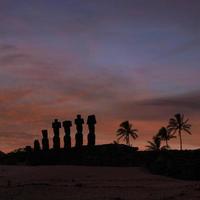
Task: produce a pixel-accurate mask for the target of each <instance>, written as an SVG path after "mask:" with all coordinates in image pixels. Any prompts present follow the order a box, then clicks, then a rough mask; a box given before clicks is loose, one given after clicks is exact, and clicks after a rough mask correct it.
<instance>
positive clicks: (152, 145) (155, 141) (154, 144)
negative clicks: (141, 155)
mask: <svg viewBox="0 0 200 200" xmlns="http://www.w3.org/2000/svg"><path fill="white" fill-rule="evenodd" d="M147 142H148V143H149V144H148V145H147V146H146V147H147V149H148V150H150V151H160V149H161V139H160V137H159V136H158V135H155V136H153V138H152V141H147Z"/></svg>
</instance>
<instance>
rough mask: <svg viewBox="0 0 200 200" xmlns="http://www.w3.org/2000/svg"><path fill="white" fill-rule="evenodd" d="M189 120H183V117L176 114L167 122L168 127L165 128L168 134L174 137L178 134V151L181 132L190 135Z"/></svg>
mask: <svg viewBox="0 0 200 200" xmlns="http://www.w3.org/2000/svg"><path fill="white" fill-rule="evenodd" d="M188 121H189V119H186V120H185V119H184V115H183V114H180V113H177V114H175V115H174V118H171V119H170V120H169V125H168V126H167V128H168V131H169V132H170V134H172V135H175V134H176V133H177V132H178V136H179V139H180V150H182V147H183V144H182V131H185V132H186V133H188V134H190V135H191V134H192V133H191V132H190V129H191V126H192V125H191V124H189V123H188Z"/></svg>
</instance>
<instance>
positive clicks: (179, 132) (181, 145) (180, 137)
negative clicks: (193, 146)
mask: <svg viewBox="0 0 200 200" xmlns="http://www.w3.org/2000/svg"><path fill="white" fill-rule="evenodd" d="M178 134H179V139H180V150H182V149H183V144H182V136H181V130H179V131H178Z"/></svg>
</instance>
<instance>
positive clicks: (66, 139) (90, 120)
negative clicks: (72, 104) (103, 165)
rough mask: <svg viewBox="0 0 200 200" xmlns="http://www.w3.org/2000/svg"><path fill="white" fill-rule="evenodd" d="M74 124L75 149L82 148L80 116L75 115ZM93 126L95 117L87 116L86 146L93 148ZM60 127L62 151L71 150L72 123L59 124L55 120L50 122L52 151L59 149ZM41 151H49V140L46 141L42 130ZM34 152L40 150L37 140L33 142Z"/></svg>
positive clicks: (46, 136) (46, 137) (46, 133)
mask: <svg viewBox="0 0 200 200" xmlns="http://www.w3.org/2000/svg"><path fill="white" fill-rule="evenodd" d="M74 123H75V125H76V130H77V132H76V135H75V147H78V148H80V147H82V146H83V124H84V119H83V118H82V117H81V115H77V118H76V119H75V120H74ZM95 124H96V117H95V115H89V116H88V118H87V125H88V130H89V133H88V146H94V145H95ZM61 125H62V126H63V128H64V132H65V135H64V149H70V148H71V127H72V121H64V122H62V124H61V122H60V121H58V119H55V120H54V121H53V122H52V128H53V132H54V137H53V149H55V150H59V149H60V129H61ZM42 137H43V138H42V149H43V150H44V151H48V150H49V139H48V131H47V130H42ZM34 150H35V151H37V150H40V143H39V141H38V140H35V141H34Z"/></svg>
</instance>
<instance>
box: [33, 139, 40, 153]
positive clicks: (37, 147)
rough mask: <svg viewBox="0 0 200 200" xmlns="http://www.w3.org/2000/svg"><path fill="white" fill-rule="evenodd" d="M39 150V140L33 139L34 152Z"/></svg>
mask: <svg viewBox="0 0 200 200" xmlns="http://www.w3.org/2000/svg"><path fill="white" fill-rule="evenodd" d="M40 150H41V148H40V142H39V140H34V152H39V151H40Z"/></svg>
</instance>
